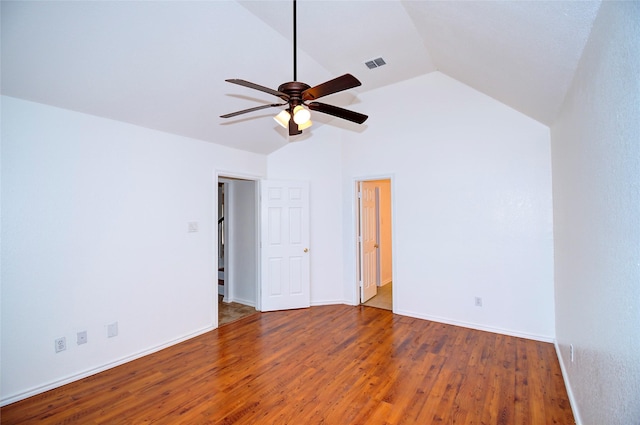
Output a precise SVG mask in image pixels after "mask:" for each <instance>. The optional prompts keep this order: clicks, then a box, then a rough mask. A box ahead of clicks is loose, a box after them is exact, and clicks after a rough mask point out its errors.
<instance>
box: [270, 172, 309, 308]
mask: <svg viewBox="0 0 640 425" xmlns="http://www.w3.org/2000/svg"><path fill="white" fill-rule="evenodd" d="M261 193H262V197H261V215H262V227H261V233H262V261H261V263H262V278H261V279H262V281H261V291H260V292H261V309H262V311H274V310H288V309H294V308H305V307H309V306H310V304H311V297H310V294H311V291H310V285H311V282H310V273H309V185H308V183H307V182H290V181H269V180H265V181H262V182H261Z"/></svg>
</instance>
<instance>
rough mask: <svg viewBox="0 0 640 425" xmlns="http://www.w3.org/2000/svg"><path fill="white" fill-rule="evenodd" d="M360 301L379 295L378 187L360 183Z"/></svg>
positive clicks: (373, 184) (372, 184)
mask: <svg viewBox="0 0 640 425" xmlns="http://www.w3.org/2000/svg"><path fill="white" fill-rule="evenodd" d="M359 197H360V202H359V204H360V226H359V227H360V229H359V230H360V238H359V239H360V278H361V283H360V288H361V289H360V301H361V302H365V301H367V300H368V299H370V298H372V297H374V296H375V295H376V294H377V293H378V288H377V286H376V284H377V282H378V270H379V267H378V217H377V211H376V185H375V183H372V182H366V181H364V182H360V194H359Z"/></svg>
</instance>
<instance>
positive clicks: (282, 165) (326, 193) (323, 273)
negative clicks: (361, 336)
mask: <svg viewBox="0 0 640 425" xmlns="http://www.w3.org/2000/svg"><path fill="white" fill-rule="evenodd" d="M339 135H340V130H338V129H335V128H332V127H331V126H328V125H325V126H321V127H318V128H314V129H313V136H312V137H309V138H307V139H306V140H303V141H293V142H291V143H289V144H288V145H287V146H285V147H284V148H282V149H280V150H278V151H276V152H274V153H272V154H270V155H269V156H268V160H267V162H268V176H269V178H270V179H274V180H277V179H284V180H304V181H308V182H309V204H310V214H309V221H310V237H311V240H310V247H309V254H310V256H311V257H310V268H311V305H322V304H335V303H345V302H347V300H346V299H345V298H344V295H343V293H344V291H343V288H344V280H343V274H342V270H343V252H342V237H343V236H342V233H343V228H342V214H343V209H344V205H343V204H342V196H341V193H342V188H341V184H342V183H341V169H340V140H339V138H340V136H339ZM300 137H302V136H300ZM293 140H298V139H293Z"/></svg>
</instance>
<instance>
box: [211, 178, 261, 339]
mask: <svg viewBox="0 0 640 425" xmlns="http://www.w3.org/2000/svg"><path fill="white" fill-rule="evenodd" d="M261 178H263V177H261V176H258V175H253V174H244V173H238V172H235V171H225V170H215V171H214V175H213V180H214V181H213V188H214V199H213V202H214V204H213V214H214V217H213V223H217V222H218V182H219V181H220V180H223V182H224V180H225V179H241V180H248V181H252V182H254V185H255V189H256V190H255V196H256V201H255V205H256V207H255V211H254V215H255V222H256V226H255V229H256V235H255V241H256V245H255V251H256V252H255V258H256V275H255V285H256V307H255V308H256V310H258V311H260V310H261V309H260V179H261ZM227 204H228V203H227V202H225V221H226V220H227V215H228V214H227V212H228V209H227V208H228V206H227ZM212 232H213V252H214V253H215V258H213V259H212V260H214V261H215V265H214V266H215V267H214V268H213V271H214V279H213V282H214V283H215V284H214V285H213V288H215V292H214V295H215V297H214V298H213V300H216V301H217V299H218V298H217V297H218V256H219V252H218V226H217V225H216V226H213V229H212ZM228 236H229V235H227V238H228ZM227 240H229V239H227ZM228 253H229V250H227V252H226V253H225V286H226V285H227V284H228V282H231V280H230V279H228V277H229V276H230V274H229V271H230V270H229V267H228V266H229V264H228V261H229V258H228ZM228 291H229V289H227V288H225V296H228ZM212 304H213V308H212V313H211V315H212V322H213V327H214V329H215V328H217V327H218V303H217V302H212Z"/></svg>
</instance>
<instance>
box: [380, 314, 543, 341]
mask: <svg viewBox="0 0 640 425" xmlns="http://www.w3.org/2000/svg"><path fill="white" fill-rule="evenodd" d="M393 312H394V313H395V314H400V315H403V316H409V317H414V318H416V319H423V320H430V321H432V322H438V323H445V324H447V325H454V326H461V327H463V328H469V329H476V330H478V331H485V332H492V333H496V334H500V335H509V336H515V337H518V338H525V339H531V340H534V341H540V342H549V343H554V342H555V338H553V337H551V336H547V335H536V334H530V333H526V332H520V331H515V330H512V329H503V328H495V327H492V326H484V325H480V324H477V323H469V322H461V321H457V320H450V319H445V318H442V317H437V316H429V315H426V314H420V313H415V312H412V311H404V310H394V311H393Z"/></svg>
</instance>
